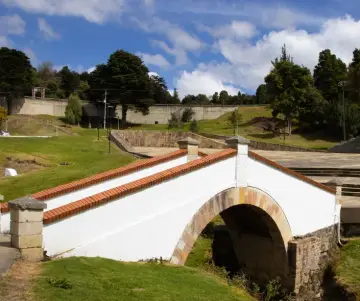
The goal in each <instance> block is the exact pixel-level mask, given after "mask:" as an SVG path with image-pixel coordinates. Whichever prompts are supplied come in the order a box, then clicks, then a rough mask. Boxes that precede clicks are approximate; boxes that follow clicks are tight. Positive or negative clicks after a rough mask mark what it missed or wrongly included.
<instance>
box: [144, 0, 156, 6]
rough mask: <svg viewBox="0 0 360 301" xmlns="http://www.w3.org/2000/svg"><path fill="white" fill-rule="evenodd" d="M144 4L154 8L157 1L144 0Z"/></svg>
mask: <svg viewBox="0 0 360 301" xmlns="http://www.w3.org/2000/svg"><path fill="white" fill-rule="evenodd" d="M144 4H145V5H146V6H150V7H153V6H154V5H155V0H144Z"/></svg>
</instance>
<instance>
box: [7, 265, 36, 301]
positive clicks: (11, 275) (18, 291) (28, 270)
mask: <svg viewBox="0 0 360 301" xmlns="http://www.w3.org/2000/svg"><path fill="white" fill-rule="evenodd" d="M40 265H41V264H40V263H29V262H24V261H22V260H18V261H16V262H15V264H14V265H13V266H12V267H11V269H10V270H9V271H8V272H7V273H6V274H5V276H4V278H3V279H2V280H0V301H33V300H35V298H34V296H33V294H32V292H31V285H32V281H33V280H34V279H35V278H36V277H37V276H38V275H39V274H40Z"/></svg>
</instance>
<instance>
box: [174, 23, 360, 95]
mask: <svg viewBox="0 0 360 301" xmlns="http://www.w3.org/2000/svg"><path fill="white" fill-rule="evenodd" d="M359 40H360V21H356V20H354V19H353V18H352V17H350V16H345V17H343V18H336V19H329V20H327V21H326V22H324V23H323V24H322V26H321V28H320V29H319V30H318V32H313V33H309V32H307V31H306V30H296V29H285V30H278V31H275V30H274V31H271V32H269V33H268V34H266V35H264V36H263V37H262V38H261V39H259V40H258V41H256V42H253V43H250V42H249V41H246V40H245V41H243V40H240V41H239V40H236V39H230V38H220V39H218V40H217V42H216V47H217V49H218V51H219V52H220V53H221V54H222V55H223V56H224V57H225V58H226V60H227V62H225V63H220V62H211V63H207V64H199V65H198V66H197V68H196V69H195V70H194V71H193V72H192V73H190V74H192V75H193V77H194V76H195V75H197V76H198V75H199V74H200V75H203V74H207V75H209V76H211V77H212V78H214V79H216V80H218V82H220V83H221V84H222V85H224V83H229V84H231V85H232V86H236V87H241V88H243V89H247V90H252V91H255V90H256V88H257V87H258V86H259V85H260V84H261V83H263V82H264V77H265V76H266V75H267V74H268V72H269V71H270V69H271V61H272V60H273V59H274V58H275V57H278V56H279V55H280V52H281V47H282V46H283V45H284V43H285V44H286V47H287V50H288V52H289V54H291V56H293V58H294V62H295V63H297V64H301V65H304V66H306V67H308V68H309V69H311V70H312V69H313V68H314V66H315V65H316V64H317V62H318V56H319V52H320V51H322V50H324V49H327V48H328V49H330V50H331V51H332V53H334V54H335V55H336V56H338V57H339V58H341V59H342V60H343V61H344V62H345V63H347V64H348V63H349V62H350V61H351V60H352V52H353V51H354V49H355V48H357V47H359V44H358V41H359ZM188 78H189V74H188V73H184V74H182V76H181V77H180V78H179V79H178V80H177V81H178V82H180V84H181V83H182V82H185V83H186V85H187V86H188V85H189V84H190V83H189V80H188ZM210 91H213V89H211V88H209V92H210Z"/></svg>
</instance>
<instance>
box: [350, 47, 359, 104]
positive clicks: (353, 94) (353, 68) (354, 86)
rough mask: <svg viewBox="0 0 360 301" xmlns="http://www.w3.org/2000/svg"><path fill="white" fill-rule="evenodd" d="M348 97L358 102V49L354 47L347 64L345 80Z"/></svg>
mask: <svg viewBox="0 0 360 301" xmlns="http://www.w3.org/2000/svg"><path fill="white" fill-rule="evenodd" d="M347 90H348V97H349V99H350V100H351V101H352V102H355V103H358V104H360V49H355V50H354V52H353V59H352V62H351V63H350V65H349V74H348V82H347Z"/></svg>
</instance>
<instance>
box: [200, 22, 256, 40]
mask: <svg viewBox="0 0 360 301" xmlns="http://www.w3.org/2000/svg"><path fill="white" fill-rule="evenodd" d="M198 30H200V31H205V32H207V33H209V34H210V35H212V36H213V37H217V38H219V37H227V38H251V37H253V36H254V35H255V34H256V33H257V30H256V26H254V25H253V24H251V23H249V22H246V21H232V22H231V23H230V24H226V25H223V26H219V27H208V26H204V25H199V26H198Z"/></svg>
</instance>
